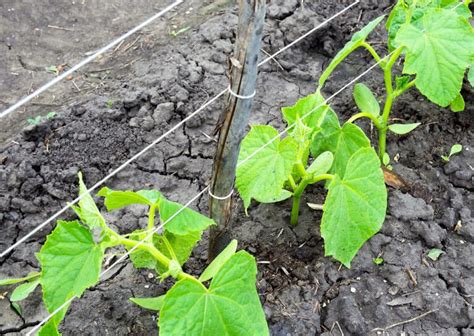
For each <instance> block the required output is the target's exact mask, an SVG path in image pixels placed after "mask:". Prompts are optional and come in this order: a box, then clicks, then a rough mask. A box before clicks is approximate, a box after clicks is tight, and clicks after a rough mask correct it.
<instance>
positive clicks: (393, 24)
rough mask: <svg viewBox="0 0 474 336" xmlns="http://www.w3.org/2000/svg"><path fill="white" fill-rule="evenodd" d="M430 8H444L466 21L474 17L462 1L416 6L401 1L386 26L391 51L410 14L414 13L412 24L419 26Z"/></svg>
mask: <svg viewBox="0 0 474 336" xmlns="http://www.w3.org/2000/svg"><path fill="white" fill-rule="evenodd" d="M430 8H431V9H433V8H444V9H449V10H454V13H455V14H457V15H460V16H461V17H464V18H466V19H469V18H470V17H472V13H471V11H470V10H469V7H468V6H467V5H465V4H461V3H460V0H423V1H421V0H418V1H417V2H416V3H415V4H414V3H413V1H404V0H399V1H398V3H397V4H396V5H395V7H394V8H393V10H392V11H391V12H390V16H389V18H388V20H387V25H386V28H387V31H388V45H389V51H392V50H393V49H395V47H396V46H395V38H396V36H397V33H398V31H399V29H400V27H401V26H402V25H403V24H404V23H406V21H407V18H408V15H409V12H410V11H411V12H412V15H411V20H410V22H411V23H413V24H415V25H418V24H419V22H420V19H421V18H422V17H423V16H424V15H425V14H426V12H427V10H428V9H430Z"/></svg>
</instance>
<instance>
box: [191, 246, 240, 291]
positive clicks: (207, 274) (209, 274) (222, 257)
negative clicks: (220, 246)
mask: <svg viewBox="0 0 474 336" xmlns="http://www.w3.org/2000/svg"><path fill="white" fill-rule="evenodd" d="M235 251H237V240H235V239H234V240H232V241H231V242H230V243H229V245H227V247H226V248H225V249H224V250H223V251H222V252H221V253H219V255H218V256H217V257H216V258H215V259H214V260H213V261H212V262H211V263H210V264H209V266H207V267H206V269H205V270H204V272H202V274H201V276H200V277H199V281H201V282H204V281H207V280H210V279H212V278H213V277H214V276H215V275H216V274H217V273H218V272H219V270H220V269H221V268H222V266H223V265H224V264H225V263H226V262H227V260H229V259H230V258H231V257H232V256H233V255H234V254H235Z"/></svg>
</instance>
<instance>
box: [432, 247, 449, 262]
mask: <svg viewBox="0 0 474 336" xmlns="http://www.w3.org/2000/svg"><path fill="white" fill-rule="evenodd" d="M444 253H445V252H444V251H443V250H440V249H437V248H434V249H431V250H430V251H429V252H428V258H430V259H431V260H433V261H436V260H438V258H439V257H440V256H441V255H442V254H444Z"/></svg>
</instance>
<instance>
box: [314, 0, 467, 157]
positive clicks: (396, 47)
mask: <svg viewBox="0 0 474 336" xmlns="http://www.w3.org/2000/svg"><path fill="white" fill-rule="evenodd" d="M469 3H470V1H465V2H464V3H460V2H459V1H458V0H418V1H416V0H399V1H398V3H397V4H396V6H395V7H394V9H393V10H392V12H391V13H390V16H389V17H388V20H387V23H386V29H387V33H388V39H387V44H388V49H389V51H390V54H389V55H388V56H386V57H384V58H382V57H380V56H379V55H378V53H377V52H376V51H375V49H374V47H373V46H372V45H371V44H370V43H369V42H367V41H366V39H367V37H368V35H369V34H370V32H372V31H373V30H374V29H375V28H376V27H377V26H378V25H379V24H380V23H381V22H382V21H383V19H384V16H382V17H379V18H377V19H375V20H373V21H372V22H370V23H369V24H368V25H367V26H366V27H364V28H363V29H362V30H361V31H360V32H358V33H356V34H355V35H354V36H353V37H352V39H351V41H350V42H348V43H347V44H346V45H345V47H344V48H343V49H342V50H341V51H340V52H339V53H338V54H337V55H336V57H335V58H334V59H333V60H332V61H331V63H330V64H329V66H328V67H327V69H326V70H325V71H324V72H323V74H322V75H321V77H320V80H319V87H318V92H320V91H321V90H322V89H323V87H324V85H325V83H326V81H327V79H328V78H329V76H330V75H331V73H332V72H333V71H334V70H335V69H336V67H337V66H338V65H339V64H340V63H341V62H343V61H344V60H345V59H346V58H347V57H348V56H349V55H350V54H352V53H353V52H354V51H355V50H357V49H359V48H365V49H366V50H367V51H368V52H369V53H370V54H371V55H372V56H373V58H374V59H375V60H376V61H377V62H378V64H379V66H380V68H381V69H382V71H383V78H384V83H385V93H386V96H385V99H384V104H383V108H381V107H380V104H379V102H378V100H377V99H376V98H375V96H374V94H373V93H372V91H371V90H370V89H369V88H368V87H367V86H365V85H364V84H357V85H356V86H355V88H354V99H355V101H356V104H357V106H358V107H359V109H360V113H358V114H356V115H354V116H353V117H352V118H350V119H349V121H348V122H349V123H352V122H354V121H356V120H358V119H360V118H368V119H370V120H371V121H372V122H373V124H374V126H375V127H376V128H377V130H378V132H379V139H378V152H379V157H380V159H381V160H382V159H383V156H384V154H385V153H386V143H387V132H388V131H391V132H393V133H395V134H399V135H404V134H407V133H409V132H411V131H412V130H414V129H415V128H416V127H417V126H419V125H420V124H419V123H413V124H390V114H391V112H392V108H393V104H394V103H395V101H396V100H397V98H398V97H400V96H401V95H402V94H403V93H405V92H406V91H407V90H409V89H411V88H414V87H416V88H417V89H418V90H419V91H420V92H421V93H422V94H423V95H424V96H425V97H427V98H428V99H429V100H430V101H432V102H433V103H435V104H437V105H439V106H441V107H448V106H449V107H450V108H451V110H452V111H454V112H459V111H462V110H464V99H463V97H462V95H461V87H462V83H463V78H464V75H465V73H466V70H468V68H469V67H471V69H472V64H473V62H474V61H473V60H474V29H473V27H472V26H471V24H470V22H469V19H470V18H471V16H472V14H471V11H470V10H469V7H468V5H469ZM402 57H403V70H402V73H401V74H399V75H396V74H395V73H396V69H397V66H396V65H397V64H398V62H399V60H401V59H402ZM472 72H473V71H472V70H471V71H470V75H469V77H472V75H471V73H472Z"/></svg>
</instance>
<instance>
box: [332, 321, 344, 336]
mask: <svg viewBox="0 0 474 336" xmlns="http://www.w3.org/2000/svg"><path fill="white" fill-rule="evenodd" d="M335 326H337V328H338V329H339V332H340V333H341V336H344V332H343V331H342V328H341V325H340V324H339V321H336V322H334V323H333V324H332V327H331V330H330V333H331V335H332V331H333V330H334V327H335Z"/></svg>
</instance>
